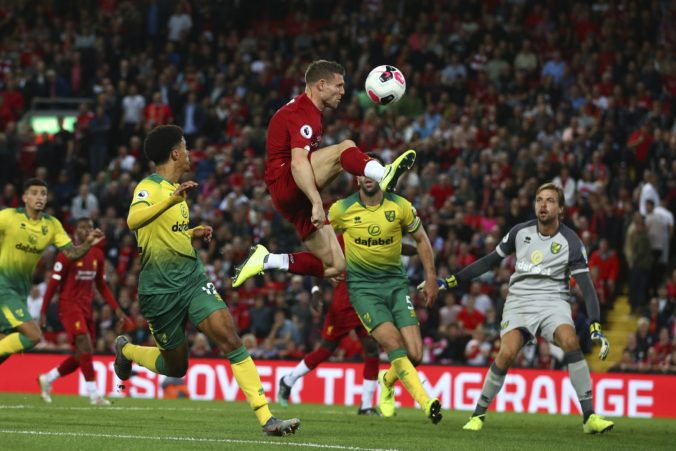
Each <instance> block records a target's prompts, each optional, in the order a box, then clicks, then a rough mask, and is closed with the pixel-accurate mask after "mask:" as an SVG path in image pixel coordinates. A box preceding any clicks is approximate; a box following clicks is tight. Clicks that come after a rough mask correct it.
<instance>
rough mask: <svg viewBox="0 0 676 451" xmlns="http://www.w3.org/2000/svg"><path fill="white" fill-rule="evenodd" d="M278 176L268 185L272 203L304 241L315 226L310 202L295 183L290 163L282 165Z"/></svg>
mask: <svg viewBox="0 0 676 451" xmlns="http://www.w3.org/2000/svg"><path fill="white" fill-rule="evenodd" d="M284 169H285V170H283V171H281V173H280V176H279V177H278V178H277V179H276V180H274V181H273V182H271V183H270V184H269V185H268V191H269V192H270V197H271V198H272V203H273V204H274V206H275V208H276V209H277V211H279V213H281V215H282V216H284V218H286V220H287V221H289V222H290V223H291V224H293V226H294V227H295V228H296V232H298V235H300V239H301V241H305V238H307V237H308V236H309V235H310V234H311V233H312V232H314V231H315V230H317V228H316V227H315V226H314V225H312V204H311V203H310V199H308V198H307V196H306V195H305V193H304V192H303V191H302V190H301V189H300V188H299V187H298V185H296V181H295V180H294V179H293V174H291V163H289V164H287V165H285V166H284Z"/></svg>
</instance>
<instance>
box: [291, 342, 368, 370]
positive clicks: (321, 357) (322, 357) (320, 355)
mask: <svg viewBox="0 0 676 451" xmlns="http://www.w3.org/2000/svg"><path fill="white" fill-rule="evenodd" d="M331 354H333V351H330V350H328V349H326V348H323V347H319V348H317V350H316V351H312V352H311V353H309V354H308V355H306V356H305V358H304V359H303V360H305V364H306V365H307V367H308V368H310V369H311V370H314V369H315V368H317V365H319V364H320V363H322V362H326V361H327V360H328V359H329V357H331ZM377 374H378V372H377V371H376V376H377Z"/></svg>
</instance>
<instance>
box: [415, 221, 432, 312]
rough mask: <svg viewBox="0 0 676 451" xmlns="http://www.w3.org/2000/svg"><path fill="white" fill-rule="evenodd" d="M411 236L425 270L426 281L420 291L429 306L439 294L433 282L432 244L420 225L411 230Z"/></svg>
mask: <svg viewBox="0 0 676 451" xmlns="http://www.w3.org/2000/svg"><path fill="white" fill-rule="evenodd" d="M411 236H412V237H413V239H414V240H415V242H416V244H417V248H418V255H419V256H420V261H421V262H422V265H423V268H424V270H425V281H426V282H428V283H427V284H425V286H424V288H423V289H422V292H423V294H424V296H425V305H426V306H430V305H433V304H434V301H436V299H437V294H439V287H438V286H437V284H436V283H434V281H435V280H436V278H437V270H436V268H435V267H434V253H433V251H432V244H431V243H430V239H429V237H428V236H427V233H426V232H425V229H424V228H423V227H422V226H420V227H418V230H416V231H415V232H413V233H412V234H411Z"/></svg>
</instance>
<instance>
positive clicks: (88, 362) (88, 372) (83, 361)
mask: <svg viewBox="0 0 676 451" xmlns="http://www.w3.org/2000/svg"><path fill="white" fill-rule="evenodd" d="M80 370H81V371H82V375H83V376H84V378H85V380H86V381H88V382H90V381H93V380H94V365H93V364H92V355H91V354H89V353H83V354H80Z"/></svg>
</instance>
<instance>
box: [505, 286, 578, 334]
mask: <svg viewBox="0 0 676 451" xmlns="http://www.w3.org/2000/svg"><path fill="white" fill-rule="evenodd" d="M563 324H569V325H570V326H572V327H573V328H574V327H575V324H574V323H573V315H572V313H571V310H570V304H569V303H568V302H567V301H564V300H561V299H551V300H541V301H533V300H524V299H518V298H510V297H507V301H506V302H505V309H504V311H503V312H502V323H501V324H500V336H501V337H502V336H503V335H505V334H506V333H507V332H509V331H510V330H514V329H523V330H525V331H527V332H528V333H529V334H530V335H531V340H534V339H535V337H538V336H540V337H542V338H544V339H545V340H547V341H548V342H550V343H554V331H555V330H556V328H557V327H559V326H561V325H563Z"/></svg>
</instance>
